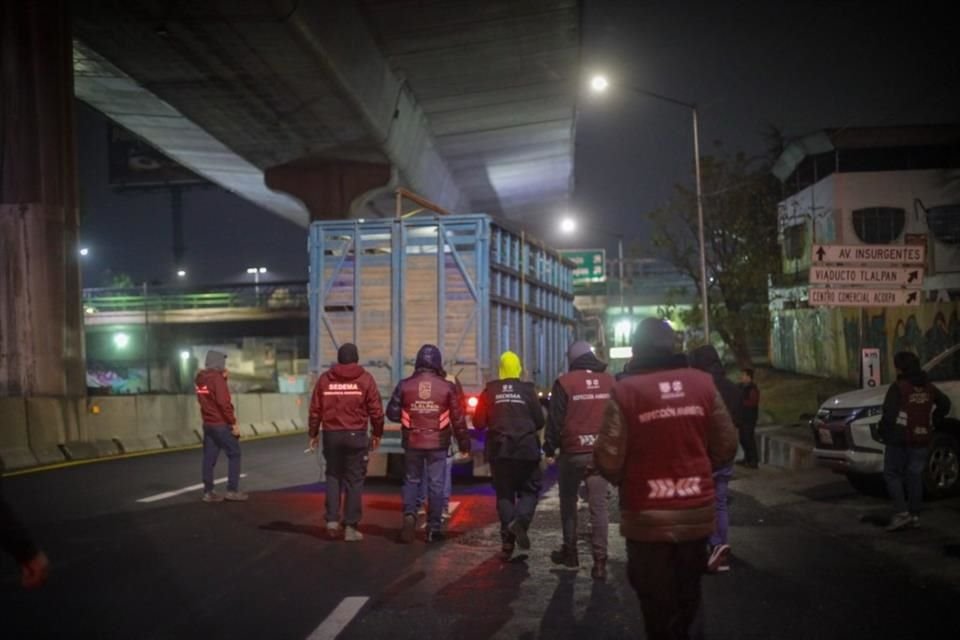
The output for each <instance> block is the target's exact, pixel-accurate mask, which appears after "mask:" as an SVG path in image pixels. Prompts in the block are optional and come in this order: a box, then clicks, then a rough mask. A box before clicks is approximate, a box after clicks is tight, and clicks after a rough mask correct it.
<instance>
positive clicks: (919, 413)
mask: <svg viewBox="0 0 960 640" xmlns="http://www.w3.org/2000/svg"><path fill="white" fill-rule="evenodd" d="M897 389H898V390H899V391H900V415H899V416H897V424H898V425H900V426H901V427H903V429H904V431H905V432H906V444H907V446H908V447H925V446H927V445H928V444H930V440H931V438H932V437H933V427H932V426H931V420H930V415H931V413H932V412H933V394H932V393H930V389H929V388H928V387H927V385H921V386H915V385H913V384H912V383H911V382H909V381H908V380H900V381H899V382H897Z"/></svg>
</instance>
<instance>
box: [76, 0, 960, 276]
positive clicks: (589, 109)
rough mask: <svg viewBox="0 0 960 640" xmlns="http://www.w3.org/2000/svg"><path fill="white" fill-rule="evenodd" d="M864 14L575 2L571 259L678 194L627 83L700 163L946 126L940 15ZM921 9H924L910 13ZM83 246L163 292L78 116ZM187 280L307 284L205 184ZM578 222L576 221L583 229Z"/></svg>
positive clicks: (95, 140) (772, 5) (154, 237)
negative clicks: (893, 129) (787, 140)
mask: <svg viewBox="0 0 960 640" xmlns="http://www.w3.org/2000/svg"><path fill="white" fill-rule="evenodd" d="M926 4H928V3H901V2H888V3H873V2H870V3H866V2H804V3H801V2H790V3H785V2H774V1H749V2H703V3H700V2H641V1H620V2H618V1H616V0H584V2H583V6H584V9H583V19H584V23H583V52H582V60H583V70H584V74H585V77H586V76H589V74H590V73H591V72H593V71H594V70H596V71H602V72H604V73H606V74H607V75H608V76H609V77H610V79H611V82H612V83H614V86H612V87H611V88H610V90H609V91H608V92H607V94H606V95H605V96H604V97H602V98H596V97H593V96H588V95H585V96H584V97H583V98H582V99H581V101H580V103H579V112H578V116H577V139H576V157H575V171H576V183H575V184H576V186H575V192H574V194H573V201H572V203H571V207H570V211H571V212H573V213H574V214H575V215H576V217H577V218H578V219H579V220H581V221H582V222H583V223H584V224H581V229H586V231H581V232H580V233H578V234H577V240H576V244H577V246H581V247H582V246H606V247H607V248H608V250H609V251H614V250H615V246H616V245H615V240H613V238H612V237H611V236H610V235H609V234H604V233H602V232H598V231H592V232H591V231H590V230H589V227H590V226H592V227H593V228H594V229H597V228H601V227H604V228H608V229H616V230H621V229H622V230H624V231H625V232H626V233H627V235H628V245H629V244H636V245H638V246H640V247H643V246H645V244H646V232H647V226H646V222H645V215H644V214H645V213H646V212H649V211H650V210H652V209H654V208H656V207H658V206H660V205H662V204H663V203H664V202H665V200H666V199H667V198H668V196H669V194H670V191H671V188H672V185H673V184H675V183H677V182H685V183H692V135H691V124H690V113H689V111H688V110H687V109H684V108H682V107H677V106H673V105H670V104H667V103H663V102H658V101H655V100H651V99H649V98H642V97H639V96H637V95H635V94H631V93H629V92H624V91H623V90H620V91H618V85H621V86H622V85H624V84H625V85H631V86H635V87H638V88H643V89H646V90H650V91H654V92H657V93H660V94H663V95H667V96H671V97H674V98H677V99H679V100H682V101H684V102H695V103H697V104H698V105H699V108H700V120H701V123H700V126H701V136H702V137H701V151H702V153H704V154H710V153H716V152H717V149H716V147H715V146H714V142H715V141H721V142H722V143H723V146H722V151H721V152H723V153H733V152H735V151H737V150H744V151H746V152H748V153H750V154H759V153H763V152H764V150H765V146H764V139H763V133H764V131H765V130H766V129H767V128H768V127H769V126H770V125H775V126H777V127H778V128H780V129H781V130H782V131H783V132H784V133H785V134H786V135H787V136H798V135H803V134H806V133H810V132H812V131H815V130H817V129H821V128H828V127H829V128H833V127H857V126H884V125H898V124H933V123H948V122H958V121H960V52H958V50H957V45H956V22H955V21H954V20H952V19H951V18H950V17H949V16H948V9H947V6H949V5H948V4H946V3H944V4H943V5H940V4H939V3H938V4H937V8H935V9H930V8H926V7H925V5H926ZM920 7H924V8H923V10H920ZM77 117H78V121H79V122H78V124H79V127H78V130H79V136H80V138H79V146H80V153H81V163H80V166H81V176H80V179H81V184H82V186H81V195H82V203H83V205H82V206H83V209H82V211H83V215H84V219H83V223H82V228H81V233H82V237H83V242H84V244H89V245H90V248H91V254H90V255H89V256H87V257H86V258H85V260H86V263H85V269H84V284H85V286H94V285H96V284H103V274H104V272H105V270H106V269H107V268H111V269H113V270H115V271H122V272H127V273H129V274H130V275H131V276H132V277H133V278H134V280H137V281H140V280H143V279H144V278H147V279H156V280H161V281H170V280H172V279H173V272H174V265H173V256H172V250H171V247H172V233H171V228H170V215H169V197H168V196H166V195H163V194H151V195H133V194H123V195H119V194H115V193H113V192H112V190H111V188H110V187H109V186H108V185H107V179H106V151H105V140H106V130H105V127H106V123H105V121H104V119H103V117H102V116H100V115H99V114H98V113H96V112H94V111H93V110H92V109H90V108H88V107H85V106H81V107H79V108H78V113H77ZM184 205H185V216H184V217H185V225H186V226H185V240H186V243H185V244H186V246H187V260H186V262H187V269H188V270H189V272H190V278H191V282H193V283H197V284H200V283H206V282H214V281H244V280H245V279H247V278H249V276H247V275H246V274H245V269H246V267H248V266H254V265H253V263H254V262H256V263H257V265H256V266H260V264H261V263H262V264H263V266H267V267H268V268H269V269H270V276H272V277H278V278H287V277H289V278H295V279H305V278H306V264H307V263H306V254H305V252H304V249H305V237H306V234H305V230H304V229H302V228H300V227H298V226H296V225H293V224H291V223H288V222H285V221H283V220H282V219H280V218H278V217H276V216H273V215H271V214H269V213H265V212H262V211H261V210H259V209H258V208H257V207H255V206H254V205H252V204H249V203H247V202H246V201H244V200H242V199H240V198H237V197H235V196H232V195H230V194H228V193H225V192H224V191H223V190H221V189H219V188H216V187H210V188H207V189H198V190H195V191H193V192H189V193H187V194H186V196H185V198H184ZM562 213H563V212H559V211H558V212H555V213H553V212H551V213H550V214H548V215H545V216H543V218H541V219H539V220H529V221H527V223H528V224H529V226H530V227H531V228H532V229H534V230H535V232H537V233H539V234H540V235H541V236H543V237H544V239H546V240H547V241H549V242H551V243H554V244H556V245H558V246H572V245H571V244H570V241H569V240H567V239H566V238H564V237H563V236H562V235H561V234H560V233H559V232H558V231H557V230H556V220H557V219H559V217H560V216H561V215H562ZM588 223H589V224H588Z"/></svg>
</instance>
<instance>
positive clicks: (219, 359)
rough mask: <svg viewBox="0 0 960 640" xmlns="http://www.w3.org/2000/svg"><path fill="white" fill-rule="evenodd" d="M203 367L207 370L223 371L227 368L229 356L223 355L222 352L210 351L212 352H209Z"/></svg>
mask: <svg viewBox="0 0 960 640" xmlns="http://www.w3.org/2000/svg"><path fill="white" fill-rule="evenodd" d="M203 367H204V368H205V369H216V370H217V371H223V370H224V369H226V368H227V354H225V353H223V352H222V351H217V350H215V349H210V351H207V357H206V359H205V360H204V361H203Z"/></svg>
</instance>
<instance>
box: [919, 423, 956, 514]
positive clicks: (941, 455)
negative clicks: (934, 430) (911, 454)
mask: <svg viewBox="0 0 960 640" xmlns="http://www.w3.org/2000/svg"><path fill="white" fill-rule="evenodd" d="M923 488H924V494H925V495H926V496H927V497H930V498H943V497H947V496H954V495H957V494H958V493H960V441H958V439H957V437H956V436H954V435H952V434H949V433H939V434H935V435H934V437H933V442H932V443H930V455H929V457H928V458H927V466H926V467H925V468H924V470H923Z"/></svg>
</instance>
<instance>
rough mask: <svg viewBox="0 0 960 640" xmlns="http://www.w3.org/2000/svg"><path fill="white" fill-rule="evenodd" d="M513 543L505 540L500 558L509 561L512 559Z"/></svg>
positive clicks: (501, 547)
mask: <svg viewBox="0 0 960 640" xmlns="http://www.w3.org/2000/svg"><path fill="white" fill-rule="evenodd" d="M513 548H514V547H513V543H512V542H504V543H502V544H501V545H500V559H501V560H503V561H504V562H507V561H508V560H509V559H510V556H512V555H513Z"/></svg>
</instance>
